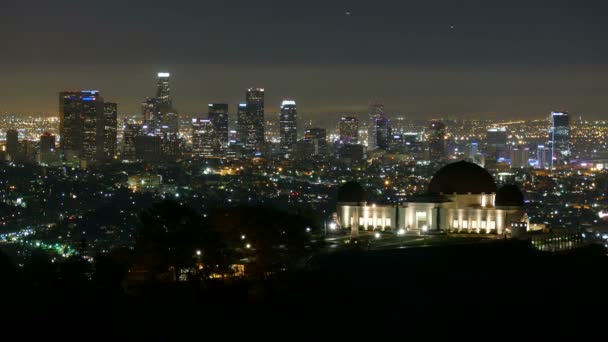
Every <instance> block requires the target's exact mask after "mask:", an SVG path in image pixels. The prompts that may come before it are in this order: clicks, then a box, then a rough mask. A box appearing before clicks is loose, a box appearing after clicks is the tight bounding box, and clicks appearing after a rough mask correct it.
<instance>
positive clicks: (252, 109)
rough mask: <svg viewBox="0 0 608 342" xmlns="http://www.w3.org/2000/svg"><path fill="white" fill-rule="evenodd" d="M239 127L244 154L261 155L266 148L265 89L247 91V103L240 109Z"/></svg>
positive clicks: (239, 138) (238, 114)
mask: <svg viewBox="0 0 608 342" xmlns="http://www.w3.org/2000/svg"><path fill="white" fill-rule="evenodd" d="M237 126H238V127H237V134H238V140H239V143H240V144H241V146H242V148H243V152H244V154H245V155H248V156H255V155H261V154H262V150H263V148H264V89H262V88H249V89H248V90H247V94H246V103H245V104H239V107H238V112H237Z"/></svg>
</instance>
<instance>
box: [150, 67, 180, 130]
mask: <svg viewBox="0 0 608 342" xmlns="http://www.w3.org/2000/svg"><path fill="white" fill-rule="evenodd" d="M141 111H142V119H143V121H144V124H146V125H148V126H149V128H150V130H151V131H153V132H154V133H155V134H162V135H165V137H163V138H169V139H175V138H176V136H177V133H178V129H179V115H178V114H177V112H176V111H175V110H174V109H173V100H172V98H171V74H170V73H168V72H159V73H158V74H157V81H156V97H153V98H152V97H149V98H147V99H146V100H144V102H143V103H142V104H141Z"/></svg>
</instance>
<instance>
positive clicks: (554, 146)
mask: <svg viewBox="0 0 608 342" xmlns="http://www.w3.org/2000/svg"><path fill="white" fill-rule="evenodd" d="M550 145H551V169H553V168H555V167H556V166H557V165H561V164H568V162H569V159H570V117H569V116H568V113H567V112H552V113H551V141H550Z"/></svg>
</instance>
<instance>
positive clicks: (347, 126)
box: [338, 116, 359, 144]
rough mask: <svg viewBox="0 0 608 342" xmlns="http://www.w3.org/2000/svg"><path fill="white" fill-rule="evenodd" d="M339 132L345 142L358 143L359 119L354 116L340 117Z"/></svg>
mask: <svg viewBox="0 0 608 342" xmlns="http://www.w3.org/2000/svg"><path fill="white" fill-rule="evenodd" d="M338 134H339V135H340V141H341V142H342V143H344V144H356V143H357V142H358V141H359V120H357V118H355V117H352V116H345V117H342V118H340V121H339V122H338Z"/></svg>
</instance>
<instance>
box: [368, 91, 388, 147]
mask: <svg viewBox="0 0 608 342" xmlns="http://www.w3.org/2000/svg"><path fill="white" fill-rule="evenodd" d="M380 118H384V104H382V103H379V102H372V103H370V105H369V121H368V127H367V149H368V150H370V151H371V150H375V149H376V148H378V127H377V124H378V119H380ZM381 123H384V122H381Z"/></svg>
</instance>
